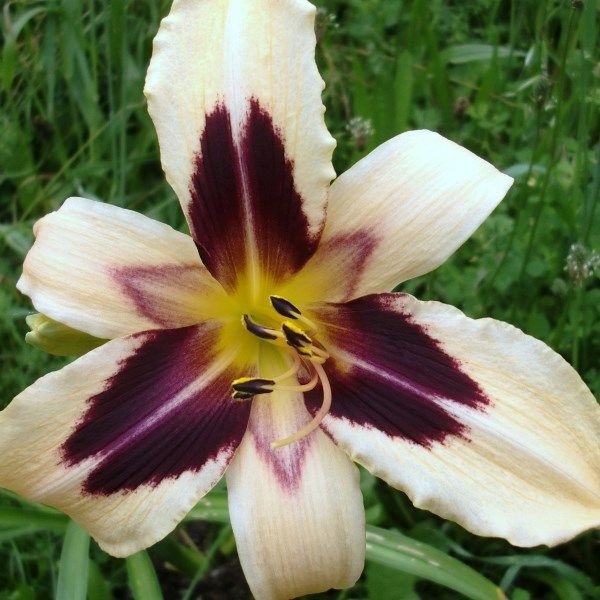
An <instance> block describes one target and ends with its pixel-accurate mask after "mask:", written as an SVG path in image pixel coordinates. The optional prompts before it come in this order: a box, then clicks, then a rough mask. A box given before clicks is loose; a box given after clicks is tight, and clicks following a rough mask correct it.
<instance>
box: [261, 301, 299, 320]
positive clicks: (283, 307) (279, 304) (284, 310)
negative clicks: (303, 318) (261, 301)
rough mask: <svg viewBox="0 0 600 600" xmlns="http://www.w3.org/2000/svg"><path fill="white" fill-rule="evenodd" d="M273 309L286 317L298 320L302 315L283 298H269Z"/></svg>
mask: <svg viewBox="0 0 600 600" xmlns="http://www.w3.org/2000/svg"><path fill="white" fill-rule="evenodd" d="M269 299H270V300H271V305H272V306H273V308H274V309H275V310H276V311H277V312H278V313H279V314H280V315H283V316H284V317H288V318H290V319H297V318H298V317H299V316H300V315H301V314H302V313H301V312H300V311H299V310H298V308H296V307H295V306H294V305H293V304H292V303H291V302H290V301H289V300H286V299H285V298H282V297H281V296H269Z"/></svg>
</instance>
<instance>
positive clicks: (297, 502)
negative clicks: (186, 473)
mask: <svg viewBox="0 0 600 600" xmlns="http://www.w3.org/2000/svg"><path fill="white" fill-rule="evenodd" d="M262 372H263V373H264V372H266V371H265V370H264V369H263V370H262ZM267 375H269V373H268V372H267ZM309 420H310V416H309V414H308V412H307V411H306V408H305V407H304V404H303V402H302V397H301V395H300V394H297V393H290V392H283V391H278V392H275V393H273V394H271V395H270V396H269V397H267V398H266V399H265V398H264V397H260V396H258V397H256V398H255V399H254V401H253V406H252V413H251V416H250V423H249V425H248V430H247V432H246V435H245V437H244V439H243V441H242V444H241V446H240V448H239V450H238V453H237V454H236V456H235V458H234V460H233V461H232V463H231V465H230V467H229V469H228V470H227V486H228V494H229V513H230V516H231V524H232V526H233V532H234V534H235V539H236V543H237V549H238V554H239V557H240V560H241V562H242V567H243V569H244V573H245V575H246V579H247V580H248V583H249V585H250V589H251V590H252V592H253V594H254V597H255V598H260V599H261V600H279V599H281V600H283V599H287V598H295V597H296V596H303V595H305V594H311V593H317V592H321V591H324V590H327V589H329V588H331V587H333V588H344V587H348V586H351V585H353V584H354V583H355V582H356V580H357V579H358V578H359V576H360V574H361V572H362V569H363V563H364V553H365V517H364V509H363V503H362V495H361V492H360V488H359V482H358V472H357V469H356V467H355V466H354V465H353V464H352V463H351V461H350V460H349V459H348V457H347V456H346V455H345V454H344V453H343V452H342V451H341V450H339V449H338V448H336V446H335V445H334V444H333V443H332V442H331V441H330V440H329V439H328V438H327V436H326V435H324V434H323V432H321V431H319V430H317V431H314V432H313V433H312V434H310V435H309V436H308V437H306V438H304V439H302V440H300V441H298V442H296V443H294V444H290V445H289V446H285V447H283V448H279V449H276V450H273V449H272V448H271V446H270V444H271V442H274V441H276V440H278V439H281V438H283V437H285V436H287V435H290V434H292V433H294V432H296V431H297V430H298V429H300V427H302V426H303V425H304V424H305V423H306V422H308V421H309Z"/></svg>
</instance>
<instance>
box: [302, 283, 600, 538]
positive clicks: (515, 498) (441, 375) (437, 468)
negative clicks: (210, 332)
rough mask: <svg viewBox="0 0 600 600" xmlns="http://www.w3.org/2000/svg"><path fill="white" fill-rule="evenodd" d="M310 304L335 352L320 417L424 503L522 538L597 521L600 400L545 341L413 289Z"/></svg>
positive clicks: (363, 459) (564, 532) (341, 440)
mask: <svg viewBox="0 0 600 600" xmlns="http://www.w3.org/2000/svg"><path fill="white" fill-rule="evenodd" d="M311 318H313V319H315V320H317V322H318V326H319V329H320V335H319V340H320V341H322V342H323V344H324V345H325V347H326V348H327V350H328V352H329V353H330V354H331V358H330V359H329V360H327V362H326V363H325V364H324V368H325V371H326V372H327V374H328V376H329V378H330V383H331V388H332V391H333V402H332V406H331V411H330V413H329V415H327V416H326V417H325V419H324V420H323V422H322V423H321V426H322V427H323V428H324V430H325V431H326V432H327V433H328V434H329V435H330V436H331V437H332V439H333V440H334V441H335V442H336V443H337V444H338V445H339V446H340V447H342V448H343V449H345V450H346V451H347V452H348V453H349V455H350V456H351V457H352V458H354V459H355V460H356V461H358V462H360V463H361V464H362V465H364V466H365V467H366V468H367V469H369V470H371V471H372V472H373V473H375V474H377V475H378V476H380V477H382V478H383V479H385V480H386V481H387V482H388V483H390V484H391V485H393V486H394V487H397V488H399V489H402V490H404V491H405V492H406V493H407V494H408V495H409V496H410V498H411V499H412V501H413V502H414V503H415V505H416V506H418V507H420V508H426V509H428V510H431V511H433V512H435V513H437V514H439V515H441V516H443V517H445V518H448V519H452V520H455V521H457V522H459V523H460V524H461V525H463V526H464V527H466V528H467V529H469V530H471V531H473V532H474V533H477V534H480V535H488V536H500V537H505V538H506V539H508V540H509V541H511V542H512V543H513V544H515V545H520V546H534V545H537V544H557V543H560V542H562V541H565V540H567V539H569V538H571V537H573V536H574V535H576V534H577V533H579V532H581V531H583V530H585V529H587V528H590V527H594V526H597V525H598V524H600V445H598V439H599V438H600V407H599V406H598V403H597V402H596V401H595V399H594V398H593V396H592V394H591V393H590V391H589V390H588V389H587V388H586V386H585V385H584V383H583V382H582V381H581V379H580V378H579V376H578V375H577V373H576V372H575V371H574V370H573V369H572V368H571V366H570V365H569V364H568V363H567V362H566V361H565V360H564V359H563V358H562V357H560V356H559V355H557V354H556V353H554V352H552V350H551V349H550V348H548V347H547V346H546V345H545V344H543V343H542V342H540V341H538V340H535V339H533V338H531V337H529V336H527V335H525V334H523V333H522V332H521V331H519V330H518V329H516V328H514V327H512V326H510V325H508V324H506V323H501V322H499V321H494V320H493V319H480V320H473V319H469V318H467V317H466V316H465V315H464V314H462V313H461V312H460V311H459V310H457V309H455V308H453V307H450V306H446V305H444V304H440V303H438V302H419V301H418V300H416V299H415V298H413V297H411V296H409V295H407V294H380V295H373V296H366V297H362V298H358V299H357V300H354V301H352V302H348V303H346V304H337V305H336V304H325V305H319V306H315V307H314V311H313V313H312V314H311ZM320 402H321V399H320V395H319V394H318V393H317V392H311V393H310V394H309V395H308V396H307V406H308V408H309V410H310V411H311V412H313V413H314V412H315V411H316V410H317V407H318V406H319V405H320Z"/></svg>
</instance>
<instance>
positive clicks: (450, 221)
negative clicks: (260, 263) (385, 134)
mask: <svg viewBox="0 0 600 600" xmlns="http://www.w3.org/2000/svg"><path fill="white" fill-rule="evenodd" d="M511 184H512V179H511V178H510V177H508V176H507V175H504V174H502V173H500V172H499V171H497V170H496V169H495V168H494V167H493V166H492V165H490V164H489V163H487V162H486V161H484V160H482V159H481V158H478V157H477V156H475V154H473V153H471V152H469V151H468V150H466V149H465V148H462V147H461V146H459V145H457V144H455V143H454V142H451V141H450V140H447V139H445V138H444V137H442V136H441V135H438V134H436V133H432V132H431V131H409V132H407V133H403V134H401V135H399V136H397V137H395V138H393V139H391V140H389V141H388V142H386V143H385V144H382V145H381V146H380V147H379V148H377V149H375V150H374V151H373V152H371V154H369V155H368V156H367V157H366V158H363V159H362V160H361V161H359V162H358V163H357V164H355V165H354V166H353V167H351V168H350V169H349V170H348V171H346V172H345V173H343V174H342V175H340V177H338V179H336V180H335V181H334V183H333V185H332V186H331V192H330V197H329V207H328V215H327V223H326V226H325V230H324V231H323V236H322V240H321V245H320V247H319V250H318V252H317V253H316V254H315V255H314V256H313V258H312V260H311V261H310V262H309V263H308V264H307V265H306V268H305V269H304V270H303V272H302V273H301V274H300V276H299V277H304V278H305V279H303V282H304V281H306V282H308V281H310V282H311V283H310V287H311V288H312V289H314V290H315V294H318V295H316V296H315V295H313V297H317V298H320V299H326V300H331V301H343V300H349V299H351V298H356V297H358V296H362V295H364V294H369V293H373V292H387V291H390V290H391V289H392V288H393V287H394V286H396V285H397V284H399V283H401V282H403V281H406V280H407V279H411V278H412V277H417V276H418V275H422V274H424V273H427V272H428V271H431V270H432V269H435V268H436V267H437V266H439V265H440V264H441V263H443V262H444V261H445V260H446V259H447V258H448V257H449V256H450V255H451V254H452V253H453V252H454V251H455V250H456V249H457V248H458V247H459V246H460V245H461V244H462V243H463V242H464V241H465V240H466V239H467V238H469V237H470V236H471V234H472V233H473V232H474V231H475V229H477V227H479V225H481V223H482V222H483V221H484V220H485V219H486V218H487V216H488V215H489V214H490V212H491V211H492V210H493V209H494V208H495V206H496V205H497V204H498V202H500V200H502V198H503V197H504V195H505V194H506V192H507V190H508V188H509V187H510V186H511ZM303 282H298V283H297V284H296V285H295V288H301V287H303V286H305V285H304V283H303ZM317 288H318V289H317Z"/></svg>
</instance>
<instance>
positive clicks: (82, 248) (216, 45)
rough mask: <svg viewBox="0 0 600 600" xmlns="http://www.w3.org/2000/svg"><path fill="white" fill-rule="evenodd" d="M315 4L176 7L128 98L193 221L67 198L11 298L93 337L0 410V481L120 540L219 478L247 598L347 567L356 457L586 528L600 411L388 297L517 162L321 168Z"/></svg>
mask: <svg viewBox="0 0 600 600" xmlns="http://www.w3.org/2000/svg"><path fill="white" fill-rule="evenodd" d="M314 12H315V11H314V7H313V6H311V5H310V4H309V3H308V2H306V1H304V0H279V1H277V2H273V1H270V0H220V1H217V0H176V1H175V2H174V4H173V8H172V11H171V13H170V15H169V16H168V17H167V18H165V19H164V21H163V22H162V24H161V27H160V30H159V32H158V35H157V37H156V40H155V44H154V53H153V57H152V62H151V64H150V68H149V71H148V77H147V81H146V88H145V92H146V96H147V98H148V106H149V110H150V114H151V116H152V118H153V120H154V123H155V125H156V129H157V132H158V138H159V142H160V149H161V157H162V164H163V167H164V170H165V173H166V176H167V179H168V181H169V183H170V184H171V185H172V187H173V188H174V190H175V192H176V193H177V196H178V197H179V199H180V201H181V205H182V207H183V210H184V212H185V215H186V217H187V221H188V224H189V228H190V232H191V237H189V236H187V235H185V234H182V233H179V232H177V231H175V230H173V229H171V228H170V227H169V226H167V225H164V224H162V223H158V222H156V221H154V220H152V219H149V218H147V217H145V216H142V215H140V214H137V213H134V212H131V211H129V210H124V209H121V208H117V207H114V206H110V205H107V204H103V203H100V202H93V201H90V200H85V199H83V198H70V199H69V200H67V201H66V202H65V203H64V204H63V206H62V207H61V208H60V209H59V210H58V211H57V212H55V213H52V214H50V215H48V216H46V217H44V218H43V219H42V220H41V221H39V222H38V223H37V224H36V226H35V234H36V241H35V243H34V245H33V248H32V249H31V251H30V252H29V254H28V255H27V258H26V260H25V264H24V270H23V275H22V277H21V279H20V280H19V283H18V288H19V289H20V290H21V291H22V292H23V293H25V294H27V295H28V296H29V297H30V298H31V300H32V302H33V305H34V306H35V308H36V309H37V310H38V311H39V312H40V313H42V314H43V315H45V318H48V319H50V320H51V322H52V323H53V324H54V325H53V327H54V326H56V325H55V324H56V323H59V324H63V325H65V326H66V327H69V328H71V330H73V329H74V330H77V331H80V332H85V334H88V335H90V336H94V337H95V338H100V339H101V340H104V339H108V340H110V341H108V342H106V343H104V344H102V345H100V346H99V347H98V348H95V349H93V350H91V351H89V352H88V353H86V354H85V355H83V356H82V357H81V358H79V359H77V360H75V361H74V362H72V363H71V364H69V365H68V366H66V367H64V368H63V369H61V370H60V371H57V372H54V373H50V374H48V375H46V376H45V377H42V378H41V379H40V380H38V381H37V382H36V383H34V384H33V385H32V386H31V387H29V388H28V389H26V390H25V391H24V392H22V393H21V394H20V395H19V396H17V397H16V398H15V399H14V400H13V402H12V403H11V404H10V405H9V406H8V408H6V409H5V410H4V412H2V413H1V416H0V457H1V458H0V485H2V486H5V487H6V488H9V489H11V490H14V491H16V492H18V493H19V494H22V495H23V496H26V497H28V498H30V499H32V500H35V501H38V502H44V503H46V504H49V505H52V506H55V507H58V508H59V509H61V510H63V511H64V512H66V513H67V514H69V515H70V516H71V517H72V518H73V519H75V520H76V521H77V522H79V523H80V524H81V525H83V526H84V527H86V528H87V529H88V530H89V531H90V532H91V534H92V535H93V536H94V537H95V539H96V540H97V541H98V543H99V544H100V546H102V548H104V549H105V550H106V551H107V552H109V553H111V554H113V555H115V556H125V555H128V554H131V553H133V552H136V551H138V550H139V549H141V548H145V547H147V546H149V545H151V544H153V543H154V542H156V541H158V540H160V539H161V538H162V537H163V536H165V535H167V534H168V533H169V532H170V531H171V530H172V529H173V528H174V527H175V526H176V525H177V523H178V522H179V521H180V520H181V519H182V518H183V517H184V515H185V514H186V513H187V512H188V511H189V510H190V508H192V507H193V505H194V504H195V503H196V502H197V501H198V500H199V499H200V498H201V497H202V496H203V495H204V494H206V493H207V492H208V491H209V490H210V489H211V488H212V487H213V486H214V485H215V484H216V483H217V482H218V481H219V480H220V479H221V477H222V476H223V474H224V473H225V474H226V477H227V486H228V493H229V508H230V514H231V523H232V527H233V532H234V534H235V538H236V542H237V548H238V552H239V556H240V560H241V563H242V566H243V569H244V572H245V574H246V577H247V579H248V582H249V584H250V588H251V589H252V591H253V593H254V595H255V596H256V597H257V598H259V599H265V598H266V599H270V598H290V597H293V596H298V595H302V594H307V593H311V592H318V591H321V590H325V589H327V588H329V587H336V588H342V587H345V586H350V585H352V584H353V583H354V582H355V581H356V580H357V578H358V577H359V576H360V574H361V571H362V568H363V562H364V550H365V537H364V510H363V503H362V498H361V493H360V489H359V482H358V471H357V468H356V467H355V466H354V464H353V461H355V462H358V463H360V464H362V465H363V466H364V467H365V468H366V469H368V470H369V471H371V472H372V473H374V474H376V475H377V476H379V477H381V478H382V479H384V480H385V481H387V482H388V483H389V484H390V485H392V486H393V487H395V488H398V489H401V490H404V491H405V492H406V493H407V494H408V495H409V496H410V498H411V499H412V501H413V502H414V504H415V505H416V506H418V507H421V508H425V509H428V510H431V511H433V512H435V513H437V514H438V515H441V516H442V517H445V518H447V519H452V520H454V521H457V522H458V523H460V524H461V525H463V526H464V527H466V528H467V529H469V530H470V531H472V532H474V533H476V534H479V535H486V536H501V537H504V538H506V539H507V540H509V541H510V542H512V543H513V544H516V545H520V546H533V545H537V544H558V543H560V542H562V541H564V540H567V539H569V538H571V537H572V536H574V535H576V534H578V533H579V532H581V531H583V530H585V529H587V528H590V527H593V526H595V525H597V524H598V522H599V518H600V475H599V469H598V466H599V465H600V448H599V446H598V434H599V433H600V415H599V413H600V411H599V410H598V406H597V404H596V402H595V400H594V398H593V396H592V394H591V393H590V391H589V390H588V389H587V388H586V386H585V385H584V384H583V382H582V381H581V379H580V378H579V376H578V375H577V373H576V372H575V371H574V370H573V369H572V368H571V367H570V366H569V364H567V362H566V361H565V360H563V359H562V358H561V357H560V356H559V355H558V354H556V353H554V352H553V351H552V350H551V349H550V348H548V347H547V346H545V345H544V344H543V343H542V342H539V341H537V340H535V339H533V338H531V337H529V336H527V335H525V334H524V333H522V332H521V331H519V330H518V329H516V328H514V327H512V326H511V325H508V324H506V323H501V322H498V321H494V320H492V319H481V320H473V319H470V318H468V317H466V316H465V315H464V314H463V313H461V312H460V311H459V310H457V309H456V308H452V307H450V306H446V305H444V304H440V303H439V302H421V301H419V300H416V299H415V298H413V297H411V296H409V295H407V294H401V293H397V294H392V293H386V290H389V289H391V288H392V286H393V285H395V284H397V283H398V282H402V281H406V280H407V279H410V278H412V277H416V276H418V275H421V274H423V273H426V272H428V271H430V270H432V269H434V268H435V267H437V266H438V265H439V264H441V263H442V262H443V261H444V260H445V259H446V258H447V257H448V256H449V255H450V254H452V252H454V250H456V248H458V247H459V246H460V245H461V244H462V243H463V242H464V241H465V240H466V239H467V238H468V237H469V236H470V235H471V234H472V233H473V231H474V230H475V229H476V228H477V227H478V226H479V225H480V224H481V222H482V221H483V220H484V219H485V218H486V217H487V215H488V214H489V213H490V212H491V211H492V210H493V208H494V207H495V206H496V204H497V203H498V202H499V201H500V200H501V199H502V197H503V196H504V194H505V193H506V191H507V190H508V188H509V187H510V185H511V179H510V178H509V177H507V176H506V175H503V174H502V173H500V172H499V171H497V170H496V169H495V168H494V167H492V166H491V165H490V164H488V163H487V162H485V161H484V160H482V159H480V158H478V157H476V156H475V155H473V154H472V153H471V152H469V151H468V150H465V149H464V148H461V147H460V146H458V145H456V144H454V143H453V142H451V141H448V140H446V139H444V138H443V137H441V136H439V135H436V134H434V133H431V132H428V131H415V132H408V133H404V134H402V135H399V136H397V137H395V138H394V139H392V140H390V141H389V142H387V143H385V144H384V145H382V146H381V147H380V148H378V149H376V150H375V151H374V152H372V153H371V154H370V155H369V156H367V157H366V158H364V159H363V160H361V161H360V162H358V163H357V164H356V165H355V166H353V167H352V168H351V169H350V170H349V171H348V172H346V173H344V174H343V175H342V176H340V177H339V178H338V179H336V180H335V182H334V183H333V184H332V185H331V186H330V181H331V180H332V179H333V177H334V172H333V169H332V165H331V155H332V152H333V148H334V145H335V143H334V140H333V139H332V138H331V137H330V135H329V134H328V132H327V129H326V127H325V124H324V119H323V113H324V108H323V106H322V104H321V98H320V96H321V90H322V88H323V82H322V80H321V78H320V76H319V74H318V72H317V68H316V65H315V62H314V48H315V35H314V30H313V22H314ZM326 217H327V218H326ZM36 323H37V320H36ZM46 331H48V329H46ZM36 335H37V334H36ZM40 335H41V334H40ZM88 343H89V341H88ZM93 345H94V344H91V346H93ZM91 346H90V347H91Z"/></svg>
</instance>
